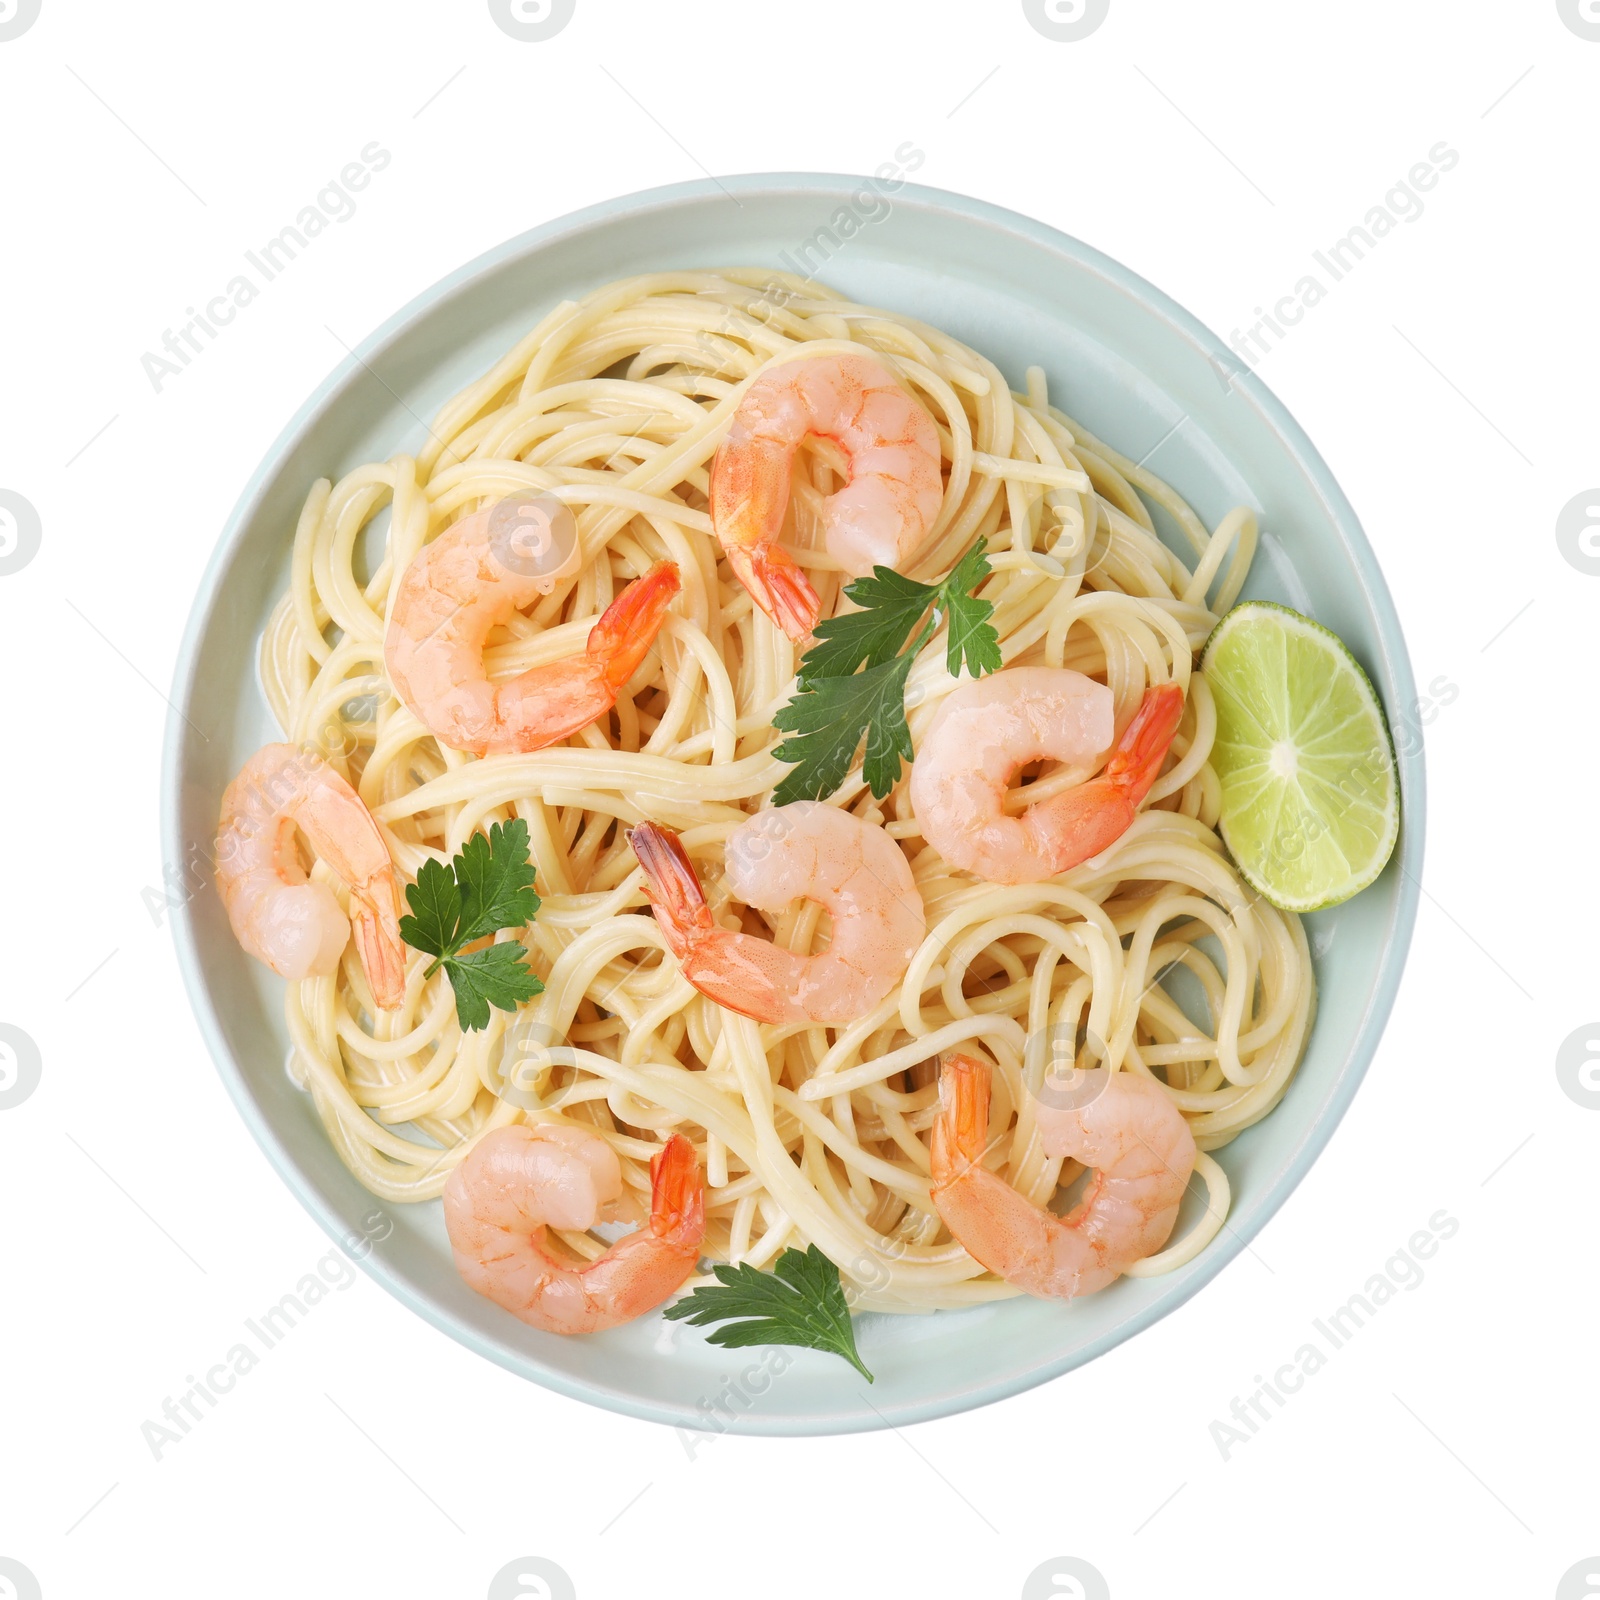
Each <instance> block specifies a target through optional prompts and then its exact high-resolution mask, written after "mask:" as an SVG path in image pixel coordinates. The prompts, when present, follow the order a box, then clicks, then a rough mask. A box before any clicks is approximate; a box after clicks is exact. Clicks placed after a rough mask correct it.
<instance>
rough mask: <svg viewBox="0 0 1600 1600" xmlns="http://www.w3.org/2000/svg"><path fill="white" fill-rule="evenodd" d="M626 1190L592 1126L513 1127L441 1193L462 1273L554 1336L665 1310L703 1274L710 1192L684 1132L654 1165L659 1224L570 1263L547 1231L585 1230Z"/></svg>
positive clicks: (478, 1147) (486, 1139) (486, 1141)
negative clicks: (549, 1244) (556, 1252)
mask: <svg viewBox="0 0 1600 1600" xmlns="http://www.w3.org/2000/svg"><path fill="white" fill-rule="evenodd" d="M621 1193H622V1168H621V1166H620V1165H619V1164H618V1161H617V1154H616V1151H614V1150H613V1149H612V1148H611V1146H610V1145H609V1144H607V1143H606V1141H605V1140H604V1139H602V1138H601V1137H600V1135H599V1134H597V1133H590V1132H588V1131H587V1130H586V1129H584V1128H577V1127H571V1126H552V1125H546V1124H541V1125H539V1126H537V1127H527V1126H524V1125H522V1124H515V1125H513V1126H512V1127H509V1128H496V1129H495V1130H494V1131H493V1132H492V1133H487V1134H485V1135H484V1136H483V1138H481V1139H480V1140H479V1141H478V1142H477V1144H475V1145H474V1146H473V1147H472V1150H471V1153H470V1154H469V1155H468V1156H467V1158H466V1160H465V1161H463V1162H462V1163H461V1165H460V1166H459V1167H457V1168H456V1170H455V1171H454V1172H452V1173H451V1174H450V1177H449V1180H448V1181H447V1182H446V1184H445V1186H444V1222H445V1229H446V1231H447V1232H448V1233H449V1235H450V1248H451V1250H452V1251H454V1253H455V1258H456V1270H457V1271H458V1272H459V1273H460V1274H461V1276H462V1277H463V1278H464V1279H465V1280H466V1281H467V1283H468V1284H470V1285H471V1286H472V1288H474V1289H476V1290H477V1291H478V1293H479V1294H481V1295H483V1296H484V1297H485V1298H487V1299H490V1300H493V1301H494V1303H495V1304H496V1305H497V1306H502V1307H504V1308H505V1309H506V1310H507V1311H509V1312H510V1313H511V1314H512V1316H514V1317H520V1318H521V1319H522V1320H523V1321H524V1322H526V1323H528V1324H529V1326H531V1327H535V1328H541V1329H543V1330H544V1332H546V1333H599V1332H601V1331H602V1330H603V1329H605V1328H615V1327H617V1326H619V1325H620V1324H621V1323H624V1322H632V1321H633V1319H634V1318H635V1317H642V1316H643V1315H644V1314H645V1312H647V1311H650V1310H653V1309H654V1308H655V1307H656V1306H658V1305H660V1304H661V1302H662V1301H663V1300H665V1299H666V1298H667V1297H668V1296H669V1295H670V1294H671V1293H672V1292H673V1290H675V1289H677V1288H678V1287H679V1286H680V1285H681V1284H682V1283H683V1281H684V1279H685V1278H687V1277H688V1276H689V1274H690V1273H691V1272H693V1271H694V1269H695V1263H696V1261H697V1260H698V1259H699V1256H700V1240H701V1238H702V1237H703V1236H704V1234H705V1226H706V1219H705V1183H704V1180H703V1179H702V1178H701V1176H700V1165H699V1163H698V1161H697V1160H696V1159H695V1153H694V1146H693V1145H692V1144H690V1143H689V1141H688V1140H687V1139H685V1138H684V1137H683V1135H682V1134H678V1133H675V1134H674V1135H673V1136H672V1137H671V1138H670V1139H668V1140H667V1142H666V1144H665V1145H664V1146H663V1147H662V1148H661V1150H660V1152H659V1153H658V1154H657V1155H656V1156H654V1157H653V1158H652V1160H651V1162H650V1220H649V1221H648V1222H647V1223H645V1224H644V1226H643V1227H641V1228H639V1229H638V1230H637V1231H636V1232H633V1233H629V1234H624V1235H623V1237H622V1238H620V1239H618V1240H617V1242H616V1243H615V1244H614V1245H612V1246H611V1248H610V1249H609V1250H607V1251H606V1253H605V1254H604V1255H602V1256H600V1257H598V1258H597V1259H596V1260H594V1261H590V1262H587V1263H584V1264H579V1263H576V1262H572V1261H564V1260H561V1259H559V1258H558V1257H556V1256H553V1255H551V1254H550V1252H549V1251H548V1250H547V1249H546V1248H545V1243H544V1230H545V1229H546V1228H560V1229H564V1230H577V1231H583V1230H585V1229H588V1228H592V1227H593V1226H594V1225H595V1223H596V1222H597V1221H599V1219H600V1215H601V1211H602V1209H603V1208H604V1207H606V1206H607V1205H609V1204H610V1203H611V1202H612V1201H614V1200H616V1199H617V1198H618V1196H619V1195H621Z"/></svg>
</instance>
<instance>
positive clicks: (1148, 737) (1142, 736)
mask: <svg viewBox="0 0 1600 1600" xmlns="http://www.w3.org/2000/svg"><path fill="white" fill-rule="evenodd" d="M1182 720H1183V690H1182V689H1180V688H1179V687H1178V685H1177V684H1175V683H1159V684H1157V685H1156V686H1155V688H1153V689H1147V690H1146V691H1145V696H1144V699H1143V700H1141V701H1140V702H1139V709H1138V710H1137V711H1135V712H1134V714H1133V721H1131V722H1130V723H1129V724H1128V726H1127V727H1126V728H1124V729H1123V730H1122V737H1121V738H1120V739H1118V740H1117V747H1116V749H1114V750H1113V751H1112V752H1111V758H1110V760H1108V761H1107V762H1106V770H1105V773H1104V777H1105V779H1106V781H1107V782H1108V783H1109V784H1111V785H1112V786H1113V787H1114V788H1116V789H1117V790H1118V791H1119V792H1120V793H1121V794H1122V795H1123V797H1124V798H1125V799H1126V800H1127V802H1128V804H1129V806H1131V807H1137V806H1138V804H1139V802H1140V801H1141V800H1143V799H1144V797H1145V796H1146V795H1147V794H1149V792H1150V785H1151V784H1153V783H1154V782H1155V781H1156V779H1157V777H1158V776H1159V775H1160V773H1161V763H1162V762H1163V761H1165V760H1166V758H1167V749H1168V747H1169V746H1170V745H1171V743H1172V736H1173V734H1175V733H1176V732H1177V731H1178V724H1179V723H1180V722H1181V721H1182Z"/></svg>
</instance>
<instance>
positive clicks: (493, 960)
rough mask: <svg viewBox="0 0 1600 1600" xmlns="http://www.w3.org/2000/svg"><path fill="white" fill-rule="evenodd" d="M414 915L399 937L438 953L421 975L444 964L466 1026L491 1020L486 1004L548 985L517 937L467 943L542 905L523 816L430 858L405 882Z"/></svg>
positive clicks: (509, 1007) (516, 924) (504, 1005)
mask: <svg viewBox="0 0 1600 1600" xmlns="http://www.w3.org/2000/svg"><path fill="white" fill-rule="evenodd" d="M406 904H407V905H409V906H410V907H411V913H412V914H411V915H410V916H408V917H401V919H400V937H401V938H402V939H404V940H405V942H406V943H407V944H408V945H410V946H411V947H412V948H413V949H416V950H421V951H423V952H424V953H425V954H427V955H430V956H432V957H433V958H434V960H433V963H432V965H431V966H430V967H429V968H428V970H427V972H426V973H425V974H424V976H425V977H429V978H431V977H432V976H433V975H434V973H436V972H437V971H438V970H439V968H440V967H443V968H444V970H445V975H446V976H447V977H448V978H449V979H450V987H451V988H452V989H454V990H455V994H456V1017H457V1019H458V1020H459V1022H460V1023H461V1026H462V1028H463V1029H464V1030H466V1031H468V1032H471V1031H472V1030H473V1029H476V1028H487V1027H488V1026H489V1007H490V1006H496V1007H498V1008H499V1009H500V1010H501V1011H515V1010H516V1009H517V1007H518V1006H520V1005H522V1004H523V1003H524V1002H525V1001H528V1000H531V999H532V998H533V997H534V996H535V995H536V994H542V993H543V992H544V984H543V983H542V982H540V980H539V978H538V977H537V976H536V975H535V974H534V973H533V971H532V970H531V969H530V968H528V967H527V966H526V965H524V963H523V957H524V956H525V955H526V954H527V951H526V950H524V949H523V947H522V945H521V944H519V943H517V942H515V941H513V942H512V943H509V944H491V945H485V946H484V948H483V949H481V950H470V951H468V950H465V946H467V945H469V944H471V943H473V941H474V940H477V939H482V938H485V937H487V936H488V935H489V934H492V933H498V932H499V931H500V929H502V928H520V927H522V926H524V925H525V924H526V923H528V922H530V921H532V919H533V917H534V914H535V913H536V912H537V911H538V909H539V897H538V895H536V894H535V893H534V892H533V868H532V867H531V866H530V865H529V863H528V824H527V823H526V822H524V821H523V820H522V818H521V817H516V818H514V819H513V820H512V821H510V822H497V823H495V824H494V826H493V827H491V828H490V829H489V834H488V837H487V838H485V837H484V835H483V834H481V833H475V834H473V836H472V837H471V838H470V839H468V840H467V842H466V843H465V844H464V845H462V847H461V849H460V850H459V851H458V852H457V854H456V857H455V860H453V861H452V862H451V863H450V865H449V866H448V867H447V866H444V865H443V864H442V863H441V862H438V861H434V860H431V859H430V860H427V861H424V862H423V863H422V871H421V872H419V873H418V874H417V881H416V882H415V883H412V884H407V885H406Z"/></svg>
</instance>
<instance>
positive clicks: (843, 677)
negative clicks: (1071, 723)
mask: <svg viewBox="0 0 1600 1600" xmlns="http://www.w3.org/2000/svg"><path fill="white" fill-rule="evenodd" d="M989 571H990V568H989V557H988V555H987V553H986V543H985V541H984V540H982V539H979V540H978V541H977V542H976V543H975V544H974V545H973V546H972V548H971V549H970V550H968V551H967V553H966V554H965V555H964V556H962V558H961V559H960V561H958V562H957V563H956V565H955V567H954V568H953V569H952V570H951V572H950V574H949V575H948V576H947V577H946V578H945V579H944V580H943V582H941V583H933V584H930V583H918V582H917V581H916V580H915V579H914V578H908V577H906V576H905V575H904V574H902V573H899V572H895V571H893V570H892V569H891V568H889V567H874V568H873V569H872V576H871V577H870V578H857V579H856V580H855V581H854V582H853V583H850V584H847V585H846V586H845V591H844V592H845V596H846V598H848V599H849V600H851V601H853V602H854V603H855V604H856V605H858V606H860V607H861V609H860V610H859V611H852V612H850V613H849V614H848V615H847V616H842V617H830V618H828V620H827V621H826V622H820V623H818V624H817V628H816V640H817V642H816V644H814V645H813V646H812V647H811V649H809V650H808V651H806V653H805V657H804V659H803V660H802V661H801V663H800V670H799V674H798V683H797V691H796V694H795V696H794V698H793V699H792V700H791V701H790V702H789V704H788V705H786V706H785V707H784V708H783V709H782V710H781V711H780V712H779V713H778V715H777V716H776V717H774V718H773V726H774V727H775V728H777V729H778V731H779V732H780V733H787V734H792V735H794V737H792V738H789V739H785V740H784V741H783V743H782V744H780V745H779V746H778V747H777V748H776V749H775V750H774V751H773V752H772V753H773V754H774V755H775V756H776V757H777V758H778V759H779V760H780V761H787V762H790V763H791V764H792V765H793V766H794V771H793V772H790V773H788V774H787V775H786V776H785V777H784V779H783V780H782V782H780V783H779V784H778V786H777V788H776V789H775V790H774V791H773V795H772V798H773V802H774V804H776V805H780V806H781V805H786V804H787V803H788V802H789V801H791V800H824V799H826V798H827V797H828V796H829V795H830V794H832V793H833V792H834V790H836V789H837V788H838V787H839V785H840V784H841V783H843V782H844V780H845V778H846V777H847V776H848V775H849V773H850V769H851V768H852V767H853V766H854V765H855V759H856V752H857V751H858V750H859V749H860V748H861V741H862V738H863V737H865V738H866V741H867V748H866V755H865V758H864V761H863V765H862V776H863V777H864V778H865V779H866V780H867V783H868V785H869V786H870V787H871V789H872V793H873V795H874V796H875V797H876V798H877V799H879V800H881V799H882V798H883V797H884V796H885V795H886V794H888V792H889V791H890V790H891V789H892V788H893V787H894V786H895V784H896V783H898V782H899V781H900V763H901V761H902V760H905V761H909V760H911V759H912V755H913V751H912V746H911V730H910V728H909V727H908V726H907V725H906V708H905V688H906V679H907V677H908V675H909V674H910V671H911V665H912V663H913V661H915V659H916V656H917V652H918V651H919V650H921V649H922V647H923V645H925V644H926V643H927V642H928V640H929V639H931V638H932V637H933V635H934V633H935V632H936V631H937V630H938V629H939V627H940V626H941V625H942V624H944V623H946V622H948V624H949V629H950V636H949V643H948V646H947V648H946V653H945V660H946V665H947V666H948V668H949V671H950V674H951V676H952V677H959V676H960V675H961V669H962V667H963V665H964V666H965V667H966V669H967V671H968V672H970V673H971V674H972V676H973V677H975V678H976V677H980V676H981V675H982V674H983V673H985V672H994V671H996V670H998V668H999V666H1000V636H999V634H998V633H996V632H995V629H994V625H993V624H992V623H991V622H990V620H989V619H990V618H991V617H992V616H993V615H994V606H993V605H992V604H991V603H990V602H989V601H987V600H980V599H978V598H977V596H976V594H975V593H974V591H975V590H976V589H977V588H978V586H979V585H980V584H981V583H982V582H983V580H984V579H985V578H987V577H988V576H989ZM919 622H921V623H922V629H921V631H920V632H919V633H917V637H916V638H915V639H914V640H912V642H911V644H910V646H909V647H907V645H906V641H907V640H908V639H911V635H912V633H913V632H914V631H916V628H917V624H918V623H919ZM858 669H859V670H858Z"/></svg>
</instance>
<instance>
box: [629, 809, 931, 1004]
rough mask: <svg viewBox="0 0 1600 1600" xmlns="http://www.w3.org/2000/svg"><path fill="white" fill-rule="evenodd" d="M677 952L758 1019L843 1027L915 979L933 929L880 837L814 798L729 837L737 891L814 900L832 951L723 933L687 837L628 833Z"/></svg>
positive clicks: (652, 827) (748, 896)
mask: <svg viewBox="0 0 1600 1600" xmlns="http://www.w3.org/2000/svg"><path fill="white" fill-rule="evenodd" d="M629 840H630V842H631V843H632V845H633V851H634V854H635V855H636V856H638V858H639V865H640V867H641V868H642V869H643V871H644V882H645V893H646V894H647V895H648V897H649V899H650V902H651V904H652V905H653V906H654V907H655V913H656V921H657V923H659V925H660V927H661V932H662V936H663V938H665V940H666V942H667V948H668V949H669V950H671V951H672V953H673V955H675V956H676V957H677V958H678V963H679V965H680V967H681V968H682V970H683V976H684V978H685V979H686V980H687V981H688V982H689V983H691V984H693V985H694V987H695V988H696V989H698V990H699V991H700V992H701V993H702V994H703V995H705V996H707V998H709V999H712V1000H715V1001H716V1002H717V1004H718V1005H721V1006H726V1007H727V1008H728V1009H729V1010H730V1011H737V1012H738V1013H739V1014H740V1015H741V1016H746V1017H753V1018H755V1020H756V1021H757V1022H770V1023H789V1024H801V1025H805V1026H811V1025H814V1024H817V1023H821V1024H824V1025H826V1026H841V1025H843V1024H844V1023H847V1022H854V1021H855V1020H856V1018H857V1017H860V1016H863V1015H864V1014H865V1013H866V1012H868V1011H870V1010H871V1009H872V1008H873V1007H874V1006H876V1005H877V1004H878V1003H879V1002H880V1001H881V1000H882V999H883V998H884V996H885V995H887V994H888V993H889V992H890V990H891V989H893V988H894V986H895V984H896V983H898V982H899V981H900V979H901V978H902V977H904V976H905V971H906V968H907V967H908V966H909V965H910V964H911V957H912V956H913V955H914V954H915V953H916V948H917V946H918V945H919V944H921V942H922V938H923V934H924V933H925V932H926V931H927V923H926V919H925V915H924V912H923V905H922V896H921V894H920V893H918V891H917V886H916V882H915V880H914V879H913V878H912V876H911V868H910V866H909V865H908V864H907V862H906V858H905V856H904V854H903V853H902V852H901V850H900V847H899V846H898V845H897V844H896V843H895V842H894V840H893V839H891V838H890V837H889V836H888V835H887V834H886V833H885V832H884V831H883V829H881V828H876V827H873V826H871V825H870V824H869V823H865V822H863V821H862V820H861V819H860V818H859V817H855V816H852V815H851V814H850V813H849V812H848V811H840V810H838V809H837V808H835V807H833V806H826V805H822V804H820V803H819V802H817V801H812V800H797V801H795V802H794V803H793V804H790V805H786V806H774V807H772V808H771V809H770V810H767V811H758V812H757V813H756V815H755V816H753V817H751V818H750V819H749V820H748V821H746V822H742V823H740V824H739V826H738V827H737V828H735V829H734V830H733V832H732V833H731V834H729V835H728V842H727V845H726V852H725V870H726V873H727V878H728V886H729V888H730V889H731V890H732V891H733V893H734V895H735V896H736V897H737V898H738V899H739V900H740V901H742V902H743V903H744V904H745V905H747V906H754V907H755V908H756V909H757V910H760V911H771V912H778V911H783V910H785V909H786V908H787V907H788V906H789V905H790V904H791V903H792V902H793V901H795V900H799V899H804V900H815V901H817V902H818V903H819V904H820V905H822V906H823V907H824V908H825V909H826V910H827V911H828V913H829V915H830V916H831V917H832V918H833V937H832V939H831V941H830V942H829V945H828V948H827V949H826V950H824V951H821V952H819V953H818V954H816V955H809V956H802V955H796V954H795V953H794V952H793V951H791V950H785V949H782V948H781V947H780V946H778V945H775V944H773V943H772V942H771V940H769V939H763V938H759V937H757V936H756V935H754V934H749V933H743V932H740V931H738V930H736V929H730V928H723V927H720V926H719V925H718V924H717V921H716V919H715V918H714V917H713V916H712V914H711V908H710V906H708V905H707V904H706V897H705V891H704V890H703V889H702V888H701V886H700V879H699V875H698V874H697V873H696V872H695V869H694V863H693V862H692V861H690V859H689V856H688V853H687V852H686V851H685V850H684V848H683V845H682V843H681V841H680V840H679V839H678V836H677V835H676V834H674V833H672V832H671V831H670V830H668V829H666V828H662V827H658V826H657V825H656V824H655V823H653V822H641V823H640V824H639V825H638V827H636V828H635V829H634V830H633V832H632V833H631V834H630V835H629Z"/></svg>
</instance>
